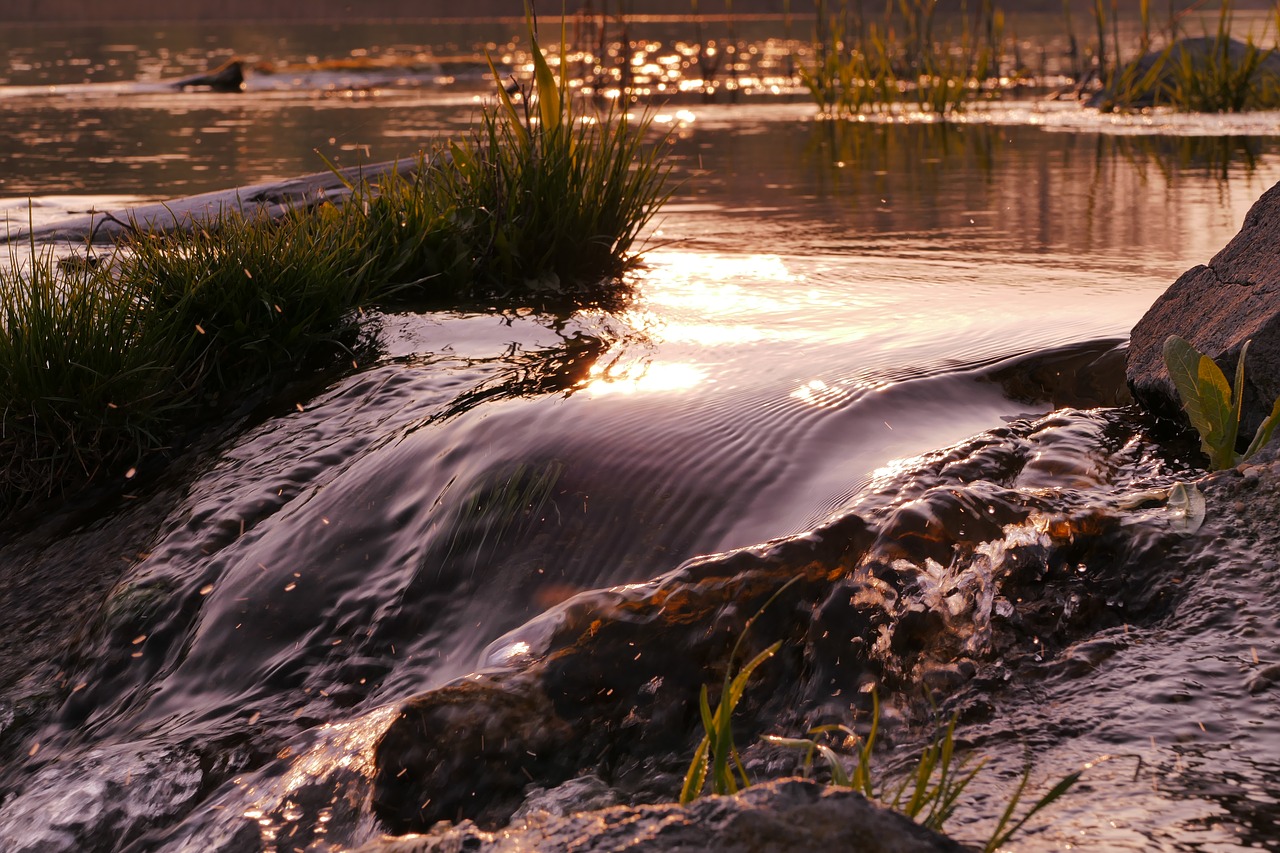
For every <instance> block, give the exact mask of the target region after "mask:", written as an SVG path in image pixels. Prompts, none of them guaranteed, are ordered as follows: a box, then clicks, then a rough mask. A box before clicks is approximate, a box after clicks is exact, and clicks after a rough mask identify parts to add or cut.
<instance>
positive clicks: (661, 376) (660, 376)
mask: <svg viewBox="0 0 1280 853" xmlns="http://www.w3.org/2000/svg"><path fill="white" fill-rule="evenodd" d="M706 380H707V373H706V371H705V370H703V369H702V368H700V367H697V366H695V365H692V364H681V363H676V362H670V363H664V362H657V363H652V362H631V363H629V364H626V365H624V366H622V367H619V366H618V365H617V364H616V363H615V364H612V365H608V366H605V367H600V366H598V365H597V366H596V367H593V368H592V370H591V378H590V379H588V380H587V382H586V384H585V385H584V386H583V390H584V391H589V392H590V393H592V394H601V395H603V394H652V393H664V392H665V393H672V392H684V391H688V390H689V389H691V388H694V387H696V386H698V385H700V384H702V383H703V382H705V381H706Z"/></svg>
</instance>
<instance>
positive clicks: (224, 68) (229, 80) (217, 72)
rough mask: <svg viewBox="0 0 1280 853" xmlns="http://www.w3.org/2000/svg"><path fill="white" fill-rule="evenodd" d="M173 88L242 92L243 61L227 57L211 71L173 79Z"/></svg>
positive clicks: (186, 90) (185, 90) (187, 90)
mask: <svg viewBox="0 0 1280 853" xmlns="http://www.w3.org/2000/svg"><path fill="white" fill-rule="evenodd" d="M170 85H172V86H173V88H175V89H180V90H182V91H184V92H189V91H192V90H196V91H207V92H243V91H244V63H243V62H241V61H240V60H239V59H229V60H227V61H226V62H224V63H222V64H221V65H219V66H218V67H217V68H214V69H213V70H212V71H206V72H205V73H204V74H195V75H192V76H190V77H183V78H182V79H181V80H174V81H173V83H172V84H170Z"/></svg>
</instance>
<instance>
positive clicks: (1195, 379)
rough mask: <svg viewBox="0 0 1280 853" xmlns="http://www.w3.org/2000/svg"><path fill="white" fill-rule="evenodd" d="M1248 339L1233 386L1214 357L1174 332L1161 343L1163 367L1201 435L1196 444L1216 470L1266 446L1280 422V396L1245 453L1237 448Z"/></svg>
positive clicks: (1244, 458) (1222, 468)
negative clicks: (1162, 345)
mask: <svg viewBox="0 0 1280 853" xmlns="http://www.w3.org/2000/svg"><path fill="white" fill-rule="evenodd" d="M1249 343H1250V342H1249V341H1245V343H1244V346H1243V347H1241V348H1240V358H1239V360H1237V361H1236V381H1235V386H1234V390H1233V388H1232V386H1231V385H1228V384H1227V377H1226V376H1225V375H1223V373H1222V370H1221V369H1220V368H1219V367H1218V365H1217V364H1216V363H1214V360H1213V359H1211V358H1209V357H1208V356H1207V355H1205V354H1203V353H1201V352H1200V351H1199V350H1197V349H1196V348H1195V347H1193V346H1192V345H1191V344H1189V343H1187V341H1185V340H1183V339H1182V338H1180V337H1178V336H1177V335H1170V336H1169V338H1168V340H1166V341H1165V342H1164V364H1165V367H1166V368H1168V370H1169V376H1170V377H1171V378H1172V379H1173V385H1174V387H1175V388H1176V389H1177V390H1178V397H1179V398H1180V399H1181V400H1182V410H1183V411H1184V412H1186V413H1187V418H1188V419H1189V420H1190V421H1191V425H1192V426H1193V427H1195V430H1196V432H1198V433H1199V434H1200V449H1201V450H1203V451H1204V453H1205V455H1206V456H1208V457H1209V467H1211V468H1212V469H1213V470H1215V471H1221V470H1224V469H1227V468H1233V467H1235V466H1236V465H1239V464H1240V463H1241V462H1242V461H1244V460H1246V459H1249V458H1250V457H1251V456H1253V455H1254V454H1255V453H1257V452H1258V451H1259V450H1261V449H1262V448H1263V447H1265V446H1266V445H1267V442H1269V441H1270V440H1271V435H1272V433H1273V432H1274V431H1275V428H1276V424H1277V422H1280V400H1276V402H1275V405H1273V406H1272V407H1271V414H1269V415H1268V416H1267V417H1266V419H1265V420H1263V422H1262V423H1261V424H1260V425H1259V426H1258V431H1257V432H1256V433H1255V434H1254V436H1253V441H1252V442H1250V443H1249V447H1248V449H1247V450H1245V452H1244V453H1243V454H1241V453H1237V452H1236V440H1237V438H1238V436H1239V432H1240V413H1241V410H1242V407H1243V400H1244V363H1245V358H1246V357H1247V356H1248V354H1249Z"/></svg>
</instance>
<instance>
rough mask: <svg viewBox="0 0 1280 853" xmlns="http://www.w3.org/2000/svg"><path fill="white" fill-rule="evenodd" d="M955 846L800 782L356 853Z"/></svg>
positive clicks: (926, 849) (863, 850)
mask: <svg viewBox="0 0 1280 853" xmlns="http://www.w3.org/2000/svg"><path fill="white" fill-rule="evenodd" d="M964 849H965V848H964V847H961V846H960V845H959V844H957V843H956V842H954V841H952V840H950V839H948V838H945V837H943V836H941V835H938V834H937V833H935V832H931V831H930V830H928V829H925V828H924V827H922V826H920V825H919V824H917V823H915V822H913V821H912V820H910V819H909V818H906V817H903V816H902V815H900V814H898V813H896V812H892V811H889V810H888V809H885V808H882V807H880V806H876V805H873V804H872V803H870V802H868V801H867V799H866V798H865V797H863V796H862V795H861V794H859V793H857V792H856V791H852V790H850V789H848V788H836V787H829V786H825V785H820V784H818V783H816V782H813V781H809V780H804V779H778V780H775V781H772V782H766V783H763V784H760V785H756V786H754V787H751V788H748V789H747V790H745V791H742V792H740V793H739V794H737V795H735V796H732V797H706V798H704V799H701V800H696V801H694V802H693V803H691V804H689V805H688V806H680V805H677V804H675V803H664V804H660V805H646V806H615V807H613V808H607V809H603V810H600V811H590V812H578V813H576V814H570V815H564V816H553V815H546V814H544V815H542V816H541V817H532V818H530V819H529V820H527V821H526V822H525V823H524V824H523V825H520V826H513V827H509V828H508V829H505V830H503V831H502V832H499V833H491V832H485V831H484V830H481V829H479V828H477V827H476V826H475V825H474V824H472V823H470V822H465V823H462V824H459V825H457V826H451V827H448V828H442V829H439V830H436V831H433V832H431V833H429V834H427V835H425V836H417V837H414V838H409V839H403V840H387V841H383V842H379V843H375V844H370V845H368V846H366V847H363V848H361V853H444V851H456V850H488V851H494V853H497V851H517V850H562V851H574V853H586V851H597V853H604V851H624V850H627V851H637V853H638V851H646V850H647V851H673V850H691V851H692V850H697V851H704V850H715V851H723V852H724V853H739V851H742V853H745V851H752V853H773V851H777V853H790V851H797V850H841V851H848V853H942V851H962V850H964Z"/></svg>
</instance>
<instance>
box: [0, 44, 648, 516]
mask: <svg viewBox="0 0 1280 853" xmlns="http://www.w3.org/2000/svg"><path fill="white" fill-rule="evenodd" d="M530 36H531V38H532V41H533V46H534V50H533V59H534V80H533V82H532V83H531V84H528V85H527V86H524V87H522V90H521V92H522V95H523V97H521V98H520V99H519V103H517V101H516V99H515V98H513V97H512V96H510V95H508V94H507V93H506V91H504V90H503V88H502V84H503V81H502V80H499V79H497V74H496V72H495V82H496V83H497V84H498V91H499V101H498V102H497V104H496V105H491V106H487V107H485V108H484V109H483V110H482V111H481V113H480V115H479V120H478V122H477V124H476V126H475V129H474V131H473V133H472V134H471V135H470V136H469V137H467V138H464V139H462V140H458V141H455V142H453V143H451V144H449V145H448V146H446V147H442V148H437V149H434V150H432V151H429V152H427V153H425V154H424V155H423V156H422V158H421V159H420V160H419V162H418V164H417V168H416V169H415V170H414V171H413V172H412V173H411V174H409V175H407V176H406V175H402V174H399V173H398V171H393V173H391V174H389V175H387V176H385V177H381V178H378V179H377V180H376V181H360V182H358V183H355V184H353V185H350V186H349V188H350V191H351V192H350V197H349V199H348V200H347V201H346V202H345V203H343V204H341V205H334V204H330V203H327V202H323V203H320V204H318V205H315V206H314V207H312V208H308V209H303V208H297V209H292V210H289V211H286V212H285V214H284V215H283V216H280V217H277V218H269V217H267V216H266V215H265V214H262V213H259V212H257V211H254V210H239V209H233V210H226V211H224V212H223V213H222V214H221V215H219V216H216V217H214V218H213V219H212V220H210V221H208V222H203V223H200V222H192V223H189V227H187V228H184V229H180V230H178V231H176V232H173V233H159V232H156V231H152V230H149V229H148V228H147V227H145V226H143V225H140V224H138V223H132V227H131V228H130V229H128V230H127V232H126V233H125V235H124V236H123V237H122V238H121V239H120V240H119V242H118V243H117V244H116V245H115V246H114V247H113V248H112V249H111V250H110V251H109V252H108V253H107V257H106V259H105V260H104V261H103V262H101V263H80V264H66V263H62V264H60V263H59V262H58V261H57V260H56V258H55V257H54V254H53V253H52V252H51V251H46V252H43V253H42V252H39V251H37V250H36V247H35V246H33V247H32V252H31V256H32V257H31V260H30V261H27V262H22V263H20V262H18V261H17V260H15V259H14V258H13V256H11V258H10V262H9V264H8V266H7V267H2V268H0V458H4V459H7V460H8V462H7V464H5V465H4V466H0V515H2V514H4V513H5V512H8V511H10V510H12V509H14V508H16V507H20V506H23V505H26V504H29V503H30V502H32V501H33V500H38V499H41V498H57V497H60V496H64V495H66V494H68V493H70V492H72V491H74V490H77V489H79V488H81V487H83V486H84V485H85V484H87V483H91V482H95V481H101V480H104V479H107V478H112V479H114V478H118V477H119V476H120V475H121V474H122V473H124V472H125V471H126V470H129V471H132V470H133V469H134V468H135V467H136V466H137V465H138V464H139V463H140V460H141V459H142V458H144V457H146V456H147V455H149V454H154V453H156V452H157V451H162V450H163V449H164V448H165V447H166V446H168V445H169V444H170V443H171V442H172V440H173V439H174V437H175V436H176V435H178V434H180V433H181V432H183V431H184V430H187V429H190V428H192V427H196V426H197V425H199V424H200V423H202V422H204V421H207V420H208V417H209V415H210V414H211V413H212V414H216V413H218V412H227V411H232V410H234V409H235V408H236V407H237V406H238V405H240V404H241V403H242V402H243V398H244V397H245V395H252V394H253V393H255V392H260V391H261V390H263V389H265V388H267V387H270V386H272V385H278V384H279V383H280V382H283V381H286V380H288V379H289V378H291V377H294V376H297V375H298V373H299V371H301V370H304V369H308V368H311V367H315V366H325V365H329V366H332V365H335V364H339V363H345V361H346V359H347V358H349V356H347V355H346V354H347V353H348V352H349V350H350V348H351V347H352V346H354V345H355V344H356V343H357V339H358V336H359V330H358V322H357V320H358V312H359V310H360V309H361V308H362V307H364V306H368V305H372V304H387V303H400V304H402V303H404V302H406V301H412V302H424V301H425V302H428V303H430V304H449V303H452V304H457V302H458V301H460V300H461V301H466V300H473V299H476V298H479V297H482V296H483V297H498V298H507V299H513V300H520V301H522V302H525V303H528V302H530V301H532V302H534V303H535V304H538V303H541V302H543V301H546V300H548V299H551V298H555V299H557V300H562V299H566V298H567V299H571V300H578V301H582V300H594V299H597V298H600V297H602V296H607V295H608V294H610V293H616V292H618V291H619V290H620V289H621V288H622V287H623V284H622V282H621V279H620V278H619V277H620V275H621V274H622V273H623V272H625V271H626V270H627V269H628V268H629V267H630V266H631V265H632V264H633V263H635V262H636V258H635V256H634V255H633V254H632V250H633V248H634V247H635V245H636V241H637V240H638V239H639V236H640V233H641V231H642V229H643V228H644V226H645V225H646V224H647V223H648V222H649V221H650V219H651V218H652V217H653V216H654V215H655V214H656V212H657V210H658V208H659V207H660V206H661V205H662V204H663V202H665V201H666V199H667V198H668V195H669V190H668V189H667V186H666V178H667V167H666V166H665V165H664V163H663V151H664V145H663V144H662V143H661V142H658V143H657V144H650V143H649V142H646V138H645V134H646V131H647V130H648V128H649V121H648V119H647V118H646V117H643V116H642V117H641V118H639V119H630V118H628V117H627V116H626V115H625V114H621V113H617V112H605V113H603V114H588V115H580V114H579V111H578V108H577V106H576V105H575V104H574V103H573V100H572V99H571V98H570V96H569V86H568V80H567V79H565V78H564V77H563V76H562V77H561V78H560V79H557V78H556V77H555V76H554V75H553V74H552V72H551V69H550V66H549V64H548V62H547V60H546V57H545V55H544V54H543V52H542V50H541V49H540V48H539V47H538V45H537V40H536V37H534V36H533V32H532V28H531V32H530ZM561 45H562V51H563V36H562V40H561ZM561 58H562V59H563V58H564V54H563V52H562V56H561ZM561 67H562V68H563V67H565V66H564V64H563V63H562V65H561Z"/></svg>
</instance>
